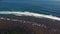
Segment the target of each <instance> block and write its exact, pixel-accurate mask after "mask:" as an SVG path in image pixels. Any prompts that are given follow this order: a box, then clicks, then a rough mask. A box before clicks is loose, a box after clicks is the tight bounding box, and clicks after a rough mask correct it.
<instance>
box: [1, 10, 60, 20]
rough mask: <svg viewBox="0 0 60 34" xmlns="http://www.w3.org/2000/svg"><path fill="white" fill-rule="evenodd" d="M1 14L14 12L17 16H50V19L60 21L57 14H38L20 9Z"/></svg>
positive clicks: (5, 12)
mask: <svg viewBox="0 0 60 34" xmlns="http://www.w3.org/2000/svg"><path fill="white" fill-rule="evenodd" d="M0 14H13V15H16V16H34V17H37V18H42V17H44V18H49V19H53V20H59V21H60V18H59V17H56V16H52V15H44V14H38V13H32V12H27V11H25V12H21V11H18V12H15V11H13V12H10V11H1V12H0Z"/></svg>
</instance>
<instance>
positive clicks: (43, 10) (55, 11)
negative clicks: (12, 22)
mask: <svg viewBox="0 0 60 34" xmlns="http://www.w3.org/2000/svg"><path fill="white" fill-rule="evenodd" d="M59 9H60V5H59V1H57V2H56V1H30V2H28V1H26V2H0V12H6V13H7V12H31V13H37V14H44V15H48V16H53V17H60V10H59Z"/></svg>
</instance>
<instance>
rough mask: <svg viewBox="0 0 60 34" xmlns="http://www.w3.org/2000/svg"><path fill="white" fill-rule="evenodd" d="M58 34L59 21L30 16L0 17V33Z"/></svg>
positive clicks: (59, 29)
mask: <svg viewBox="0 0 60 34" xmlns="http://www.w3.org/2000/svg"><path fill="white" fill-rule="evenodd" d="M11 31H12V32H17V33H18V34H57V33H58V34H60V21H57V20H52V19H48V18H36V17H32V16H14V17H0V32H4V33H8V32H9V33H11Z"/></svg>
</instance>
